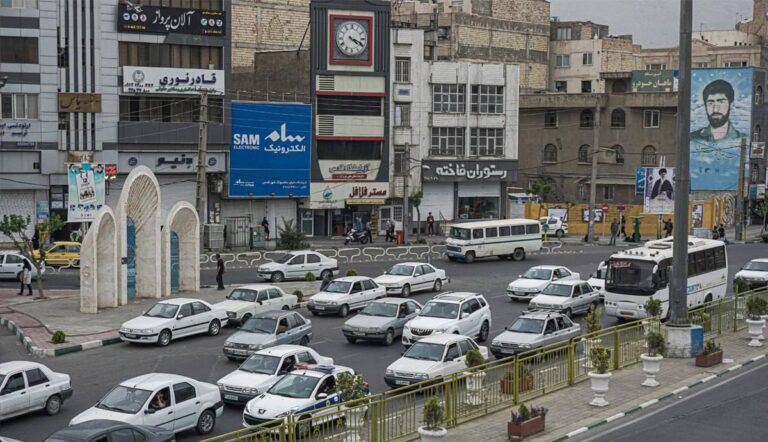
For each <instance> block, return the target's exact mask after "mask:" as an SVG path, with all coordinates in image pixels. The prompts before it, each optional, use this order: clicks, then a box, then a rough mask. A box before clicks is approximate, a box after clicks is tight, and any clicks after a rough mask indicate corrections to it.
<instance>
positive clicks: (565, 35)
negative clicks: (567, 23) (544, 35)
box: [555, 28, 571, 40]
mask: <svg viewBox="0 0 768 442" xmlns="http://www.w3.org/2000/svg"><path fill="white" fill-rule="evenodd" d="M570 39H571V28H557V29H555V40H570Z"/></svg>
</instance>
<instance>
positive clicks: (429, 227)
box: [427, 212, 435, 236]
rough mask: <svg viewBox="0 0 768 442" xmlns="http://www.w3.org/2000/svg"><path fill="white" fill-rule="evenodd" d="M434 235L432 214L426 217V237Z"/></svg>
mask: <svg viewBox="0 0 768 442" xmlns="http://www.w3.org/2000/svg"><path fill="white" fill-rule="evenodd" d="M434 234H435V217H434V216H432V212H429V215H427V235H429V236H432V235H434Z"/></svg>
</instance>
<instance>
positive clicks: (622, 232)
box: [619, 213, 627, 239]
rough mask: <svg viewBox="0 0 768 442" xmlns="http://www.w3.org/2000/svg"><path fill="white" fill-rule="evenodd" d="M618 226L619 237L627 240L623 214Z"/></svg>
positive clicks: (625, 219) (625, 221) (625, 220)
mask: <svg viewBox="0 0 768 442" xmlns="http://www.w3.org/2000/svg"><path fill="white" fill-rule="evenodd" d="M619 224H620V225H621V236H623V237H624V239H627V218H625V217H624V213H622V214H621V221H620V223H619Z"/></svg>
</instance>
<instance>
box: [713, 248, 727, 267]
mask: <svg viewBox="0 0 768 442" xmlns="http://www.w3.org/2000/svg"><path fill="white" fill-rule="evenodd" d="M724 267H725V247H718V248H716V249H715V268H716V269H722V268H724Z"/></svg>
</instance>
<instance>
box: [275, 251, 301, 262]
mask: <svg viewBox="0 0 768 442" xmlns="http://www.w3.org/2000/svg"><path fill="white" fill-rule="evenodd" d="M294 256H296V255H291V254H290V253H289V254H287V255H283V256H281V257H279V258H277V259H276V260H275V262H276V263H278V264H285V263H286V262H288V261H290V260H292V259H293V257H294Z"/></svg>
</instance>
